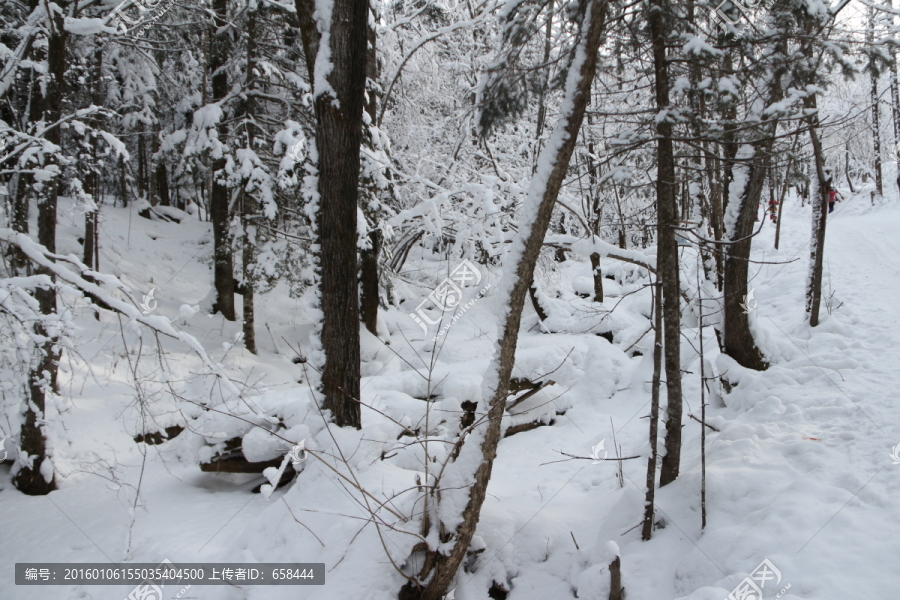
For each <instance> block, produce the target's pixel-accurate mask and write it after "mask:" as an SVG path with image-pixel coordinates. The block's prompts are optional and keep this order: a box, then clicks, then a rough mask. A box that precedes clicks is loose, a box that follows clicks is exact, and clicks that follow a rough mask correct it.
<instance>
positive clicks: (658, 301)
mask: <svg viewBox="0 0 900 600" xmlns="http://www.w3.org/2000/svg"><path fill="white" fill-rule="evenodd" d="M662 310H663V307H662V294H661V293H660V289H659V285H657V286H656V290H655V294H654V296H653V316H654V321H653V324H654V327H653V329H654V332H653V380H652V382H651V383H650V457H649V458H648V459H647V492H646V497H645V500H644V524H643V527H642V528H641V539H643V540H644V541H645V542H647V541H649V540H650V537H651V536H652V535H653V510H654V503H655V499H656V461H657V458H658V456H659V454H658V452H657V445H658V443H659V441H658V439H657V438H658V437H659V379H660V371H661V370H662Z"/></svg>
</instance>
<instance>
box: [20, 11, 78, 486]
mask: <svg viewBox="0 0 900 600" xmlns="http://www.w3.org/2000/svg"><path fill="white" fill-rule="evenodd" d="M48 18H49V19H52V20H53V23H52V25H53V27H51V28H50V31H51V33H50V35H49V38H48V40H47V70H48V71H49V75H50V77H49V78H48V80H47V91H46V95H45V96H44V119H45V121H46V122H47V123H54V122H56V121H58V120H59V119H60V117H61V116H62V101H63V95H64V92H65V72H66V42H67V40H68V33H67V32H66V31H65V29H64V28H63V17H62V15H60V14H59V13H54V14H53V16H52V17H48ZM44 137H45V139H46V140H47V141H48V142H50V143H51V144H54V145H56V146H59V145H60V142H61V138H62V136H61V134H60V130H59V127H53V128H51V129H49V130H48V131H47V133H46V134H45V135H44ZM51 160H53V161H55V160H56V159H55V158H51ZM58 192H59V179H58V178H57V179H54V180H53V181H51V182H49V183H48V184H47V186H46V187H45V188H44V190H42V191H41V193H40V197H39V199H38V242H39V243H40V244H42V245H43V246H44V247H45V248H47V250H49V251H50V252H56V200H57V194H58ZM37 273H38V274H41V275H50V276H51V277H52V275H51V274H50V272H49V271H47V270H46V269H37ZM35 299H36V300H37V302H38V306H39V309H40V312H41V314H42V315H52V314H54V313H55V312H56V290H55V289H54V288H53V287H49V288H39V289H38V290H37V291H36V292H35ZM35 333H36V334H37V335H39V336H45V337H46V338H47V341H45V342H43V343H42V344H40V345H39V346H37V347H36V348H35V355H34V357H33V364H32V365H31V367H30V372H29V381H28V395H29V402H28V407H27V409H26V411H25V422H24V423H23V424H22V428H21V430H20V434H19V446H20V449H21V450H20V455H19V459H18V460H17V461H16V465H15V469H16V472H15V474H14V475H13V484H14V485H15V486H16V488H18V490H19V491H20V492H22V493H24V494H28V495H31V496H39V495H46V494H49V493H50V492H51V491H53V490H54V489H55V488H56V484H55V479H54V473H53V466H52V464H51V463H50V462H49V458H48V456H47V438H46V435H45V432H44V427H45V426H46V425H45V424H46V418H47V415H46V412H45V409H46V401H47V394H48V393H49V394H52V393H54V392H55V391H56V374H57V371H58V369H59V347H58V346H57V344H56V339H54V338H52V337H50V335H49V332H48V331H47V330H46V329H45V328H44V327H43V325H42V324H37V325H36V326H35Z"/></svg>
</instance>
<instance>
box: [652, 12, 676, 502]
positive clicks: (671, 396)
mask: <svg viewBox="0 0 900 600" xmlns="http://www.w3.org/2000/svg"><path fill="white" fill-rule="evenodd" d="M647 11H648V14H647V23H648V25H649V30H650V41H651V44H652V46H653V71H654V77H655V82H656V85H655V88H656V110H657V112H658V113H662V112H663V111H667V110H668V109H669V108H670V103H669V85H670V83H669V62H668V58H667V56H666V44H667V42H668V38H669V35H670V29H669V25H668V19H669V18H670V15H669V14H668V13H669V4H668V1H667V0H650V2H648V4H647ZM656 135H657V136H658V137H657V146H656V161H657V179H656V207H657V208H656V210H657V219H656V220H657V241H656V244H657V246H656V247H657V254H656V256H657V258H656V265H657V277H659V280H660V284H661V285H660V290H661V292H662V298H663V340H664V342H665V352H664V354H665V359H664V362H665V369H666V399H667V408H666V414H667V417H668V418H667V420H666V454H665V456H664V457H663V462H662V472H661V473H660V478H659V485H660V487H662V486H664V485H666V484H668V483H671V482H672V481H674V480H675V479H676V478H677V477H678V471H679V466H680V463H681V411H682V398H681V297H680V295H679V292H680V282H679V264H678V243H677V242H676V240H675V227H676V226H677V225H678V198H677V191H678V188H677V185H678V184H677V183H676V181H675V153H674V147H673V143H672V123H671V121H670V120H669V119H668V118H660V119H658V122H657V125H656Z"/></svg>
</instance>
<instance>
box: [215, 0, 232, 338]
mask: <svg viewBox="0 0 900 600" xmlns="http://www.w3.org/2000/svg"><path fill="white" fill-rule="evenodd" d="M212 8H213V13H214V16H213V25H212V28H211V30H210V32H209V46H210V49H209V71H210V73H211V74H212V101H213V102H218V101H219V100H221V99H223V98H224V97H225V96H226V95H227V94H228V72H227V71H226V69H225V64H226V62H227V60H228V47H227V42H226V38H225V34H222V35H216V30H219V29H222V28H223V27H225V25H226V23H227V22H228V21H227V19H228V0H213V5H212ZM222 120H223V121H224V118H223V119H222ZM218 131H219V140H220V141H222V142H224V141H225V139H226V138H227V135H228V128H227V126H226V125H225V123H223V122H220V123H219V125H218ZM224 168H225V158H224V157H222V158H217V159H215V160H213V161H212V173H211V176H212V194H211V195H210V199H209V217H210V220H211V221H212V226H213V256H214V262H213V284H214V287H215V290H216V300H215V302H214V303H213V312H214V313H221V314H222V316H223V317H225V318H226V319H227V320H229V321H234V320H235V310H234V260H233V257H232V250H231V238H230V236H229V233H228V225H229V221H230V219H229V216H230V215H229V214H228V213H229V211H228V204H229V202H228V188H226V187H225V186H224V185H223V184H221V183H219V181H218V179H217V177H216V175H215V173H216V172H217V171H220V170H222V169H224Z"/></svg>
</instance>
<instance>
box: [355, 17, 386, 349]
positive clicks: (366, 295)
mask: <svg viewBox="0 0 900 600" xmlns="http://www.w3.org/2000/svg"><path fill="white" fill-rule="evenodd" d="M373 22H374V15H373ZM366 38H367V40H368V47H367V50H366V79H367V80H368V85H367V86H366V87H367V88H368V94H367V98H366V106H365V111H366V114H367V115H369V119H371V123H375V119H376V116H377V114H378V113H377V111H378V93H377V90H378V54H377V52H376V51H375V50H376V44H377V41H378V39H377V36H376V33H375V28H374V27H372V23H370V24H369V25H368V26H367V27H366ZM373 191H374V190H373ZM363 210H364V212H365V208H363ZM368 237H369V247H368V248H364V249H363V250H360V252H359V259H360V260H359V285H360V296H359V302H360V318H361V319H362V322H363V325H365V326H366V329H368V330H369V333H371V334H372V335H378V302H379V294H378V258H379V256H381V242H382V232H381V230H380V229H378V228H375V229H373V230H372V231H369V233H368Z"/></svg>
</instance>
